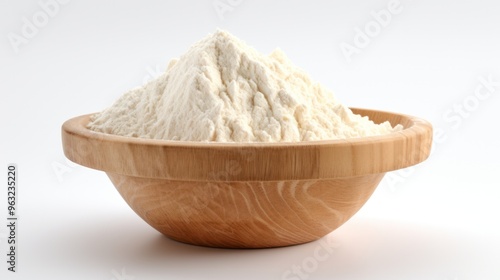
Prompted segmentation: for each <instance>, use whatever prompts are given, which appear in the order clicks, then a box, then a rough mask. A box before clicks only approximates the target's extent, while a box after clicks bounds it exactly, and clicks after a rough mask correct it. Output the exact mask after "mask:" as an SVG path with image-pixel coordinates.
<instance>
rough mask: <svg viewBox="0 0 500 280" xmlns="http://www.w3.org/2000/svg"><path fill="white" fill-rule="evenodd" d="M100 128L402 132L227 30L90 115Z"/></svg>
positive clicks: (220, 137) (227, 138) (222, 136)
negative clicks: (364, 114)
mask: <svg viewBox="0 0 500 280" xmlns="http://www.w3.org/2000/svg"><path fill="white" fill-rule="evenodd" d="M89 128H90V129H92V130H94V131H99V132H104V133H110V134H117V135H123V136H132V137H142V138H153V139H165V140H183V141H216V142H296V141H310V140H327V139H339V138H352V137H361V136H370V135H381V134H387V133H390V132H393V131H396V130H401V129H402V127H401V126H399V125H398V126H396V127H395V128H393V127H391V125H390V124H389V123H388V122H385V123H382V124H374V123H373V122H372V121H370V120H369V119H368V118H367V117H361V116H359V115H355V114H353V113H352V111H351V110H350V109H349V108H347V107H345V106H344V105H342V104H341V103H340V102H339V101H338V100H337V99H336V98H335V97H334V95H333V93H332V92H330V91H329V90H327V89H326V88H324V87H323V86H322V85H321V84H319V83H317V82H315V81H313V80H311V78H310V77H309V76H308V75H307V74H306V73H305V72H304V71H303V70H301V69H299V68H297V67H296V66H294V65H293V64H292V63H291V62H290V61H289V60H288V58H287V57H286V56H285V54H284V53H283V52H281V51H280V50H276V51H274V52H273V53H271V54H270V55H268V56H265V55H262V54H260V53H259V52H257V51H256V50H255V49H253V48H251V47H249V46H247V45H246V44H245V43H244V42H242V41H240V40H239V39H237V38H235V37H234V36H232V35H230V34H228V33H227V32H224V31H220V30H219V31H217V32H215V33H214V34H211V35H209V36H207V37H206V38H205V39H203V40H201V41H199V42H198V43H196V44H194V45H193V46H192V47H191V48H190V49H189V50H188V51H187V53H186V54H184V55H183V56H181V57H180V58H179V59H178V60H177V59H175V60H172V61H171V62H170V63H169V65H168V68H167V70H166V72H165V73H163V74H162V75H160V76H159V77H158V78H156V79H154V80H153V81H151V82H149V83H148V84H146V85H144V86H142V87H139V88H136V89H133V90H131V91H129V92H127V93H126V94H124V95H123V96H122V97H121V98H120V99H118V100H117V101H116V102H115V103H114V104H113V105H112V106H111V107H110V108H108V109H106V110H104V111H103V112H101V113H98V114H95V115H94V116H92V118H91V122H90V124H89Z"/></svg>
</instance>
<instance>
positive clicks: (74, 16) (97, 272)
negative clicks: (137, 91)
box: [0, 0, 500, 280]
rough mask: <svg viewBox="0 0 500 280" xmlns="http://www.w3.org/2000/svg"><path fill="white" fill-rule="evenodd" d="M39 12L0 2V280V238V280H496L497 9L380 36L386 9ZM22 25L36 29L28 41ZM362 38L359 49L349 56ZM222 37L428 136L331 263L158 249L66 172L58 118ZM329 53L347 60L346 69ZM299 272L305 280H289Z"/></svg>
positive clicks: (108, 191) (195, 4) (110, 7)
mask: <svg viewBox="0 0 500 280" xmlns="http://www.w3.org/2000/svg"><path fill="white" fill-rule="evenodd" d="M48 1H49V0H38V1H15V0H1V1H0V92H1V101H0V114H1V115H0V125H1V139H0V166H1V167H2V169H3V170H5V171H2V172H5V173H6V166H7V164H8V163H16V164H17V165H18V168H19V174H18V175H19V176H18V178H19V179H18V180H19V182H18V183H19V191H18V199H19V212H18V215H19V217H20V220H19V232H18V239H19V240H18V242H19V251H18V267H17V268H18V273H15V274H14V273H10V272H7V266H6V263H5V262H4V260H5V259H6V237H7V229H6V227H5V226H1V227H0V238H1V254H2V257H0V260H2V262H1V263H2V264H1V265H0V275H1V276H0V278H1V279H53V280H55V279H87V280H88V279H94V280H95V279H102V280H108V279H117V280H119V279H128V280H131V279H137V280H143V279H202V278H213V279H282V277H284V276H286V277H287V278H285V279H343V280H344V279H345V280H349V279H385V280H387V279H398V280H400V279H431V280H432V279H437V280H466V279H474V280H481V279H500V266H499V265H498V264H499V263H500V238H499V237H500V226H499V223H500V222H499V221H500V218H499V217H498V215H499V213H500V203H499V200H500V190H499V183H498V173H499V172H500V163H499V157H500V148H499V145H498V143H499V141H498V135H499V134H498V127H499V125H498V121H499V118H498V114H497V113H498V108H499V105H500V85H498V82H497V85H496V86H494V87H492V88H491V91H490V92H486V91H483V92H482V93H489V96H486V97H483V98H482V99H483V100H479V99H478V98H477V97H475V96H474V92H475V90H476V88H478V87H481V82H480V79H481V77H483V78H485V79H488V77H490V78H491V79H493V80H494V81H500V36H499V30H500V16H499V15H500V4H499V3H498V1H493V0H491V1H451V0H449V1H431V0H423V1H417V0H413V1H410V0H401V1H400V8H399V10H398V11H399V12H398V13H394V14H392V17H391V20H390V22H388V24H386V26H383V27H380V24H378V25H377V24H375V25H373V24H374V17H373V15H372V14H371V12H372V11H374V12H378V11H380V10H382V9H387V6H388V4H389V3H390V1H388V0H376V1H374V0H370V1H368V0H364V1H263V0H259V1H255V0H254V1H236V0H220V1H214V0H204V1H83V0H72V1H69V3H66V4H62V0H61V3H60V4H58V5H57V7H58V8H57V9H53V10H52V12H51V15H47V12H44V10H43V8H42V5H41V4H40V3H46V2H48ZM354 2H355V3H354ZM214 3H218V4H220V3H226V5H230V6H227V7H230V8H229V9H228V10H227V11H225V12H222V13H220V12H219V13H218V12H217V11H216V9H215V8H214ZM220 5H223V4H220ZM53 8H54V7H53ZM43 13H45V15H46V19H47V20H46V21H45V22H44V16H43V15H42V14H43ZM33 16H35V18H36V19H33ZM23 18H26V20H27V21H29V22H31V23H33V22H34V21H36V22H35V23H36V26H35V30H30V32H27V33H26V32H25V34H23V28H24V29H26V27H24V26H25V25H27V24H28V23H26V21H24V19H23ZM367 25H368V27H370V26H371V28H374V29H371V31H372V33H371V35H372V36H371V37H370V38H369V42H365V44H364V45H363V44H359V42H358V44H356V42H355V36H356V34H357V31H356V28H360V29H361V30H364V28H365V27H366V26H367ZM376 26H379V27H380V30H377V29H376V28H377V27H376ZM217 27H220V28H223V29H226V30H228V31H229V32H231V33H233V34H234V35H236V36H237V37H240V38H241V39H243V40H245V41H246V42H247V43H248V44H250V45H252V46H254V47H255V48H256V49H257V50H259V51H261V52H263V53H269V52H270V51H272V50H273V49H274V48H275V47H280V48H281V49H282V50H283V51H284V52H285V53H286V54H287V55H288V56H289V57H290V59H291V60H292V61H294V63H295V64H296V65H298V66H300V67H302V68H304V69H305V70H306V71H308V72H309V73H310V74H311V76H312V77H313V78H314V79H315V80H318V81H320V82H322V83H323V84H325V85H326V86H327V87H328V88H330V89H332V90H333V91H334V92H335V93H336V95H337V97H338V98H339V99H340V100H342V101H343V102H344V103H345V104H347V105H349V106H355V107H366V108H374V109H380V110H389V111H396V112H401V113H406V114H411V115H416V116H419V117H422V118H425V119H427V120H429V121H431V122H432V123H433V125H434V128H435V129H436V131H440V135H439V137H438V138H437V140H438V141H436V143H435V145H434V152H433V154H432V156H431V157H430V158H429V159H428V160H427V161H426V162H424V163H422V164H420V165H418V166H416V167H414V168H410V169H407V170H402V171H398V172H392V173H390V174H388V175H387V176H386V178H385V179H384V181H383V182H382V183H381V184H380V186H379V187H378V189H377V190H376V192H375V194H374V195H373V196H372V198H371V199H370V200H369V201H368V203H367V204H366V205H365V206H364V207H363V208H362V210H361V211H360V212H358V213H357V214H356V215H355V216H354V217H353V218H352V219H351V220H350V221H348V222H347V223H346V224H345V225H343V226H342V227H341V228H339V229H338V230H336V231H334V232H333V233H331V234H330V235H328V236H327V237H325V238H324V239H323V241H325V242H329V243H330V244H334V246H333V247H334V249H333V250H331V251H330V253H329V254H328V257H327V258H326V259H323V260H317V259H314V251H315V250H316V249H317V248H318V246H321V245H320V242H313V243H309V244H305V245H300V246H293V247H288V248H278V249H266V250H222V249H211V248H203V247H196V246H190V245H185V244H180V243H177V242H174V241H171V240H169V239H167V238H165V237H163V236H162V235H161V234H159V233H158V232H156V231H155V230H153V229H152V228H150V227H149V226H148V225H147V224H146V223H145V222H143V221H142V220H141V219H140V218H139V217H138V216H136V215H135V214H134V213H133V211H132V210H131V209H130V208H129V207H128V206H127V205H126V203H125V202H124V201H123V200H122V198H121V197H120V196H119V194H118V192H117V191H116V190H115V189H114V187H113V186H112V184H111V182H110V181H109V180H108V179H107V177H106V176H105V175H104V173H102V172H99V171H96V170H91V169H87V168H84V167H80V166H78V165H75V164H72V163H70V162H68V161H66V160H65V158H64V156H63V153H62V149H61V140H60V126H61V124H62V123H63V122H64V121H65V120H66V119H69V118H71V117H74V116H77V115H81V114H86V113H91V112H96V111H99V110H102V109H104V108H105V107H107V106H109V105H110V104H111V103H112V102H113V100H115V99H116V98H118V97H119V96H120V95H121V94H123V93H124V92H125V91H126V90H128V89H130V88H132V87H135V86H138V85H140V84H142V83H144V82H145V81H147V80H149V79H151V78H153V77H155V76H156V75H158V74H159V73H160V72H161V71H163V70H164V69H165V67H166V64H167V62H168V60H169V59H170V58H173V57H178V56H180V55H181V54H182V53H183V52H184V51H185V50H187V48H188V47H189V46H190V45H191V44H193V43H194V42H196V41H198V40H199V39H201V38H203V37H204V36H206V35H207V34H208V33H210V32H213V31H214V30H215V29H216V28H217ZM25 31H26V30H25ZM16 36H17V37H16ZM13 38H16V40H14V41H12V40H13ZM19 38H24V40H21V41H19V40H20V39H19ZM342 44H344V46H345V44H349V45H352V46H353V47H359V48H358V52H357V53H355V54H352V55H351V56H346V55H345V54H344V53H343V52H342V49H341V47H340V46H341V45H342ZM464 103H465V109H464V110H465V111H464V112H462V115H460V114H458V113H457V112H454V111H453V110H454V108H455V109H456V108H458V107H457V106H463V105H464ZM5 177H6V175H2V176H0V178H3V179H2V180H5V181H6V178H5ZM1 185H2V186H6V182H5V183H2V184H1ZM2 189H3V190H2V191H1V192H0V197H1V201H0V206H1V207H2V208H1V210H0V212H1V213H2V214H1V215H0V217H2V221H5V217H6V210H3V209H6V187H2ZM3 223H4V222H2V224H3ZM294 266H295V267H299V268H300V269H301V270H302V271H303V274H295V275H294V274H293V273H291V274H287V271H292V268H293V267H294ZM122 273H125V275H127V277H124V275H123V274H122Z"/></svg>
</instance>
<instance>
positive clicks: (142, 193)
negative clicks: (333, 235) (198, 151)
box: [107, 172, 385, 248]
mask: <svg viewBox="0 0 500 280" xmlns="http://www.w3.org/2000/svg"><path fill="white" fill-rule="evenodd" d="M107 174H108V176H109V178H110V179H111V181H112V182H113V184H114V185H115V187H116V189H117V190H118V192H119V193H120V194H121V196H122V197H123V198H124V199H125V201H126V202H127V203H128V205H129V206H130V207H131V208H132V209H133V210H134V211H135V212H136V213H137V214H138V215H139V216H140V217H141V218H142V219H144V220H145V221H146V222H147V223H148V224H150V225H151V226H152V227H154V228H155V229H157V230H158V231H159V232H161V233H163V234H164V235H166V236H167V237H169V238H171V239H173V240H176V241H179V242H183V243H188V244H193V245H200V246H208V247H219V248H269V247H282V246H290V245H297V244H302V243H307V242H311V241H314V240H317V239H319V238H321V237H323V236H325V235H327V234H328V233H330V232H332V231H333V230H335V229H336V228H338V227H339V226H341V225H342V224H343V223H344V222H346V221H347V220H348V219H349V218H350V217H352V215H354V214H355V213H356V212H357V211H358V210H359V209H360V208H361V206H363V204H364V203H365V202H366V201H367V200H368V198H369V197H370V196H371V194H372V193H373V191H374V190H375V188H376V187H377V185H378V183H379V182H380V181H381V180H382V178H383V176H384V174H385V173H379V174H370V175H365V176H359V177H346V178H337V179H322V180H290V181H247V182H200V181H177V180H168V179H152V178H142V177H133V176H127V175H120V174H116V173H110V172H108V173H107Z"/></svg>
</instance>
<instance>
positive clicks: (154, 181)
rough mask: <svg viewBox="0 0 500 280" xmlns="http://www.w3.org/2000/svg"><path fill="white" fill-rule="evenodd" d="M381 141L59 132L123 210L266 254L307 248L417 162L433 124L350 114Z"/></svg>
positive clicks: (217, 243)
mask: <svg viewBox="0 0 500 280" xmlns="http://www.w3.org/2000/svg"><path fill="white" fill-rule="evenodd" d="M352 110H353V111H354V112H355V113H357V114H361V115H364V116H369V117H370V119H372V120H373V121H374V122H376V123H380V122H383V121H387V120H388V121H389V122H391V124H392V125H395V124H402V125H403V126H404V128H405V129H404V130H402V131H399V132H394V133H391V134H388V135H383V136H373V137H363V138H354V139H348V140H331V141H311V142H299V143H201V142H182V141H166V140H152V139H140V138H133V137H123V136H116V135H110V134H104V133H98V132H94V131H91V130H89V129H87V128H86V125H87V123H88V122H89V116H90V115H84V116H80V117H76V118H73V119H70V120H68V121H66V122H65V123H64V124H63V126H62V142H63V148H64V153H65V155H66V156H67V157H68V158H69V159H70V160H72V161H74V162H76V163H79V164H81V165H84V166H87V167H90V168H94V169H98V170H102V171H105V172H106V174H107V175H108V176H109V178H110V179H111V181H112V182H113V184H114V185H115V187H116V189H117V190H118V192H119V193H120V194H121V195H122V197H123V198H124V199H125V201H126V202H127V203H128V205H130V207H131V208H132V209H133V210H134V211H135V212H136V213H137V214H138V215H139V216H140V217H141V218H142V219H144V220H145V221H146V222H147V223H148V224H150V225H151V226H152V227H154V228H155V229H157V230H158V231H160V232H161V233H163V234H165V235H166V236H168V237H170V238H172V239H174V240H177V241H181V242H185V243H190V244H196V245H203V246H212V247H226V248H264V247H278V246H288V245H294V244H300V243H305V242H310V241H313V240H316V239H318V238H321V237H323V236H325V235H326V234H328V233H330V232H331V231H333V230H335V229H336V228H338V227H339V226H340V225H342V224H343V223H344V222H345V221H347V220H348V219H349V218H350V217H351V216H352V215H354V213H356V212H357V211H358V210H359V209H360V208H361V206H363V204H364V203H365V202H366V201H367V200H368V198H369V197H370V195H371V194H372V193H373V191H374V190H375V188H376V186H377V185H378V183H379V182H380V180H382V178H383V176H384V174H385V172H387V171H391V170H396V169H400V168H404V167H408V166H411V165H414V164H417V163H419V162H422V161H423V160H425V159H426V158H427V157H428V156H429V153H430V148H431V142H432V126H431V125H430V124H429V123H428V122H427V121H424V120H422V119H419V118H415V117H412V116H407V115H401V114H395V113H389V112H382V111H374V110H366V109H352Z"/></svg>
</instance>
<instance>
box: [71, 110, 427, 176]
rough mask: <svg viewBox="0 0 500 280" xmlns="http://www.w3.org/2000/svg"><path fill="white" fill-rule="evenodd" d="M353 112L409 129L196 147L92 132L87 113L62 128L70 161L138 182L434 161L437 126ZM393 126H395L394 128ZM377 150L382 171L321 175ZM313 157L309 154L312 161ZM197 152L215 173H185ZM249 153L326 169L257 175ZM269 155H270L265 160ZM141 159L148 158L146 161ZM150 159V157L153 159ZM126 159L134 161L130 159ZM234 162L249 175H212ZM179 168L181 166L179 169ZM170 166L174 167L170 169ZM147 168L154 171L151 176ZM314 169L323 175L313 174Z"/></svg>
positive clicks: (406, 117) (393, 166)
mask: <svg viewBox="0 0 500 280" xmlns="http://www.w3.org/2000/svg"><path fill="white" fill-rule="evenodd" d="M350 109H351V110H352V111H353V112H354V113H356V114H360V115H363V116H367V115H370V119H372V116H373V115H376V114H379V115H383V116H391V117H392V118H393V119H399V122H398V121H396V122H398V123H401V122H404V129H403V130H401V131H396V132H391V133H389V134H385V135H377V136H366V137H357V138H349V139H334V140H317V141H302V142H271V143H269V142H244V143H241V142H237V143H233V142H224V143H221V142H194V141H177V140H160V139H149V138H138V137H128V136H120V135H113V134H107V133H102V132H96V131H92V130H90V129H89V128H87V124H88V122H89V119H90V117H91V116H92V115H93V114H86V115H81V116H77V117H74V118H71V119H69V120H67V121H66V122H64V124H63V125H62V140H63V150H64V154H65V155H66V157H68V159H70V160H72V161H74V162H76V163H78V164H81V165H84V166H87V167H90V168H94V169H98V170H102V171H106V172H113V173H119V174H124V175H131V176H138V177H151V178H164V179H173V180H207V181H249V180H250V181H254V180H263V181H274V180H301V179H326V178H339V177H352V176H362V175H368V174H374V173H382V172H387V171H391V170H396V169H400V168H404V167H408V166H410V165H414V164H417V163H419V162H421V161H423V160H425V159H426V158H427V157H428V156H429V154H430V146H431V143H432V125H431V124H430V123H429V122H428V121H426V120H423V119H421V118H418V117H414V116H410V115H405V114H399V113H393V112H387V111H379V110H371V109H362V108H350ZM379 122H380V121H379ZM379 122H378V123H379ZM393 122H394V121H393ZM391 124H392V125H393V126H394V125H395V123H391ZM396 142H400V143H399V144H400V145H399V146H401V147H400V148H399V149H396V150H400V152H399V153H397V152H396V151H393V152H392V155H393V160H391V161H388V162H387V164H383V162H381V161H383V160H382V159H383V157H382V155H383V153H384V151H385V150H386V151H385V152H388V151H391V150H393V149H394V147H392V149H391V147H389V146H391V145H394V144H395V143H396ZM386 146H387V147H386ZM377 147H385V148H384V149H382V151H379V152H378V155H376V156H374V157H373V158H371V160H368V162H371V163H377V162H378V165H379V167H371V168H370V167H366V166H365V167H364V168H362V169H361V170H357V168H356V167H359V164H355V166H351V168H339V167H340V165H342V164H333V166H332V168H333V169H335V170H337V171H335V170H330V172H327V171H326V170H324V171H321V170H322V169H325V167H326V166H325V164H327V162H328V160H325V159H324V158H323V159H321V157H324V154H330V156H329V158H330V159H331V160H334V161H335V159H337V158H338V157H339V156H342V157H341V158H342V159H343V160H346V159H347V158H349V155H351V157H356V156H358V157H359V155H356V154H355V153H356V150H358V149H361V150H366V151H367V152H368V151H370V150H372V151H374V152H375V153H377V151H375V150H377ZM318 149H319V150H318ZM94 150H98V151H99V153H98V154H94V153H93V151H94ZM294 151H295V152H294ZM179 152H180V153H179ZM308 152H309V153H310V154H309V156H308ZM163 153H166V154H169V153H170V154H171V155H174V157H175V159H176V160H177V162H174V160H170V159H169V158H170V156H166V155H163V156H162V155H161V154H163ZM197 153H201V154H204V155H205V157H207V156H209V155H210V156H212V157H214V158H215V160H214V161H213V162H212V163H211V164H212V165H213V168H208V167H207V166H208V165H210V164H207V163H202V165H204V166H205V167H204V171H201V172H196V171H194V172H186V171H182V170H183V169H184V170H185V168H188V169H193V168H195V167H196V164H193V163H191V164H185V163H184V164H183V163H182V162H179V161H178V160H180V159H182V158H183V155H184V157H188V158H191V159H197V160H200V158H201V155H200V156H196V154H197ZM249 153H250V154H251V155H252V156H253V157H255V158H256V160H257V161H258V162H261V163H262V160H264V159H266V158H267V159H271V158H272V156H273V157H275V156H280V155H281V156H285V158H289V159H293V160H294V162H295V164H296V163H298V162H299V161H301V159H303V157H307V158H309V157H314V159H309V160H308V161H309V162H310V163H316V164H318V161H319V162H323V163H322V164H320V165H322V166H323V167H324V168H321V166H316V167H314V168H309V169H311V170H308V171H306V172H299V173H300V174H296V175H293V174H291V173H293V172H281V173H280V172H278V174H275V175H272V174H273V172H263V171H265V170H261V169H259V168H257V169H259V170H256V168H255V166H253V167H252V165H255V161H254V160H252V161H254V163H253V164H248V162H247V161H248V160H245V158H244V157H245V156H248V154H249ZM266 153H270V154H268V155H267V156H266ZM141 154H143V155H142V156H141ZM120 155H121V156H120ZM148 155H149V156H151V157H150V158H148ZM238 155H239V156H238ZM127 156H128V157H129V158H128V160H127ZM113 158H114V160H113ZM130 158H132V159H135V160H137V159H140V160H142V161H146V162H148V163H147V164H146V165H148V166H147V167H143V168H141V167H138V164H136V163H131V162H130ZM207 158H210V157H207ZM150 159H152V161H150ZM231 160H233V161H234V160H236V161H238V162H240V164H239V167H238V169H242V170H247V172H245V171H244V172H235V173H238V174H225V176H223V178H220V176H219V177H218V178H215V177H214V176H213V175H207V174H213V173H214V172H215V173H217V172H219V171H220V170H224V169H227V167H224V166H226V165H225V164H224V161H226V162H228V161H231ZM113 161H114V163H113ZM116 161H119V162H116ZM348 161H349V160H348ZM358 162H359V160H358ZM176 163H177V164H178V165H180V166H178V167H175V166H174V165H175V164H176ZM165 164H168V165H169V166H168V168H165V166H164V165H165ZM162 165H163V166H162ZM365 165H369V164H365ZM268 167H269V166H268ZM302 167H304V166H302ZM148 168H149V169H150V171H147V170H148ZM292 169H294V170H293V171H295V172H297V171H299V170H297V168H292ZM312 169H318V170H316V171H314V170H312ZM326 169H328V168H326ZM229 173H231V172H229ZM204 174H205V175H204Z"/></svg>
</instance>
